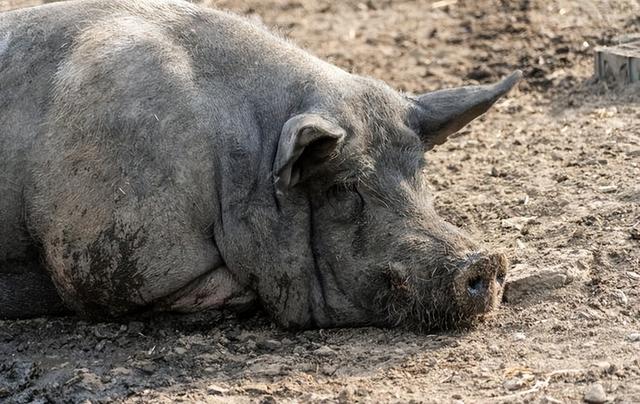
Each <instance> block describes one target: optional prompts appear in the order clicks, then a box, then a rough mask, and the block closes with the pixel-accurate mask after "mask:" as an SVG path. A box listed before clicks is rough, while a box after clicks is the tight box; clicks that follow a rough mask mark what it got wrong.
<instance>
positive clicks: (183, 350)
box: [173, 346, 187, 355]
mask: <svg viewBox="0 0 640 404" xmlns="http://www.w3.org/2000/svg"><path fill="white" fill-rule="evenodd" d="M173 352H175V353H177V354H178V355H184V354H186V353H187V349H186V348H183V347H181V346H177V347H175V348H173Z"/></svg>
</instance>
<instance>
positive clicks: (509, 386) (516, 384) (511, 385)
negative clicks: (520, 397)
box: [502, 379, 524, 391]
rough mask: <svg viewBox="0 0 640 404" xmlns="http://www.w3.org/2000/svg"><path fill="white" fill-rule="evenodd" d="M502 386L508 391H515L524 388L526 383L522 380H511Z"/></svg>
mask: <svg viewBox="0 0 640 404" xmlns="http://www.w3.org/2000/svg"><path fill="white" fill-rule="evenodd" d="M502 386H503V387H504V388H505V389H506V390H508V391H515V390H520V389H521V388H523V387H524V382H523V380H521V379H509V380H507V381H506V382H504V383H503V385H502Z"/></svg>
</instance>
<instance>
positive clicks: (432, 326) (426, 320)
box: [375, 290, 491, 333]
mask: <svg viewBox="0 0 640 404" xmlns="http://www.w3.org/2000/svg"><path fill="white" fill-rule="evenodd" d="M375 306H376V307H377V312H378V313H379V315H380V319H381V321H382V322H383V323H384V325H385V326H388V327H400V328H406V329H409V330H412V331H416V332H420V333H425V332H438V331H452V330H456V331H463V330H468V329H471V328H473V327H474V326H475V325H477V324H478V323H480V322H482V321H484V319H485V318H487V317H488V316H491V312H478V311H477V310H475V309H474V308H469V307H460V306H458V305H456V304H455V303H452V302H451V301H450V299H437V300H435V301H434V300H433V299H425V298H424V297H421V296H419V295H418V294H416V293H413V292H412V291H410V290H409V291H407V290H403V291H397V290H391V291H386V292H383V293H379V294H378V296H377V297H376V302H375Z"/></svg>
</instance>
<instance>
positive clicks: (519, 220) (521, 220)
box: [502, 216, 537, 231]
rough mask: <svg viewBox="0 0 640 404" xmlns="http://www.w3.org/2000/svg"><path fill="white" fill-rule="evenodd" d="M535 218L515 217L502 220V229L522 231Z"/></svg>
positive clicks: (535, 217)
mask: <svg viewBox="0 0 640 404" xmlns="http://www.w3.org/2000/svg"><path fill="white" fill-rule="evenodd" d="M536 219H537V216H517V217H510V218H509V219H503V220H502V227H503V228H505V229H516V230H518V231H522V230H523V229H524V228H525V226H527V225H529V224H531V223H533V222H534V221H535V220H536Z"/></svg>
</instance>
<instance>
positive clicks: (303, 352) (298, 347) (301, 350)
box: [293, 345, 307, 355]
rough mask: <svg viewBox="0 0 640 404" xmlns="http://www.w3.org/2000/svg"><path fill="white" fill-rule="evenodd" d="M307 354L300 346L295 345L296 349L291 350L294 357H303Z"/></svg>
mask: <svg viewBox="0 0 640 404" xmlns="http://www.w3.org/2000/svg"><path fill="white" fill-rule="evenodd" d="M306 352H307V350H306V349H305V348H304V347H303V346H300V345H297V346H296V347H294V348H293V353H294V354H296V355H304V354H305V353H306Z"/></svg>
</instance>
